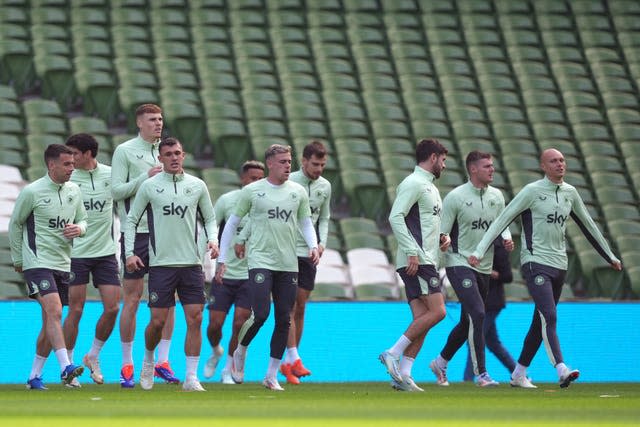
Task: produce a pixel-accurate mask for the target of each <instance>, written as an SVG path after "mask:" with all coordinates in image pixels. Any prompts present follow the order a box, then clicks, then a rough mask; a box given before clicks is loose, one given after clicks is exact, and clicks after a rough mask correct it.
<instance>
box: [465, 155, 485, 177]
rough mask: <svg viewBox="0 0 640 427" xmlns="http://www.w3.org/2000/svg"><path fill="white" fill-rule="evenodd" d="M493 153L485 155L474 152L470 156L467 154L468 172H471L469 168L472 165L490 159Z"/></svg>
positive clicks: (466, 164)
mask: <svg viewBox="0 0 640 427" xmlns="http://www.w3.org/2000/svg"><path fill="white" fill-rule="evenodd" d="M490 158H491V153H485V152H484V151H478V150H473V151H472V152H470V153H469V154H467V159H466V160H465V166H466V168H467V172H469V166H471V164H472V163H475V162H477V161H478V160H480V159H490Z"/></svg>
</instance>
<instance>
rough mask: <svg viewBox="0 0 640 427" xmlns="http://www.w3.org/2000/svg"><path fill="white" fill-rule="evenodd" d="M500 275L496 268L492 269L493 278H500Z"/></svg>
mask: <svg viewBox="0 0 640 427" xmlns="http://www.w3.org/2000/svg"><path fill="white" fill-rule="evenodd" d="M499 277H500V273H498V272H497V271H496V270H491V278H492V279H493V280H498V278H499Z"/></svg>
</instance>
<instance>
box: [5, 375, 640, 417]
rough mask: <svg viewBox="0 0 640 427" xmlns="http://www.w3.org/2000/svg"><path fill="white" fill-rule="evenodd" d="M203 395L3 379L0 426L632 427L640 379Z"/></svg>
mask: <svg viewBox="0 0 640 427" xmlns="http://www.w3.org/2000/svg"><path fill="white" fill-rule="evenodd" d="M203 385H204V387H205V388H206V389H207V390H208V391H207V392H205V393H186V392H183V391H181V388H180V386H177V387H176V386H172V385H167V384H159V383H157V384H156V385H155V386H154V388H153V390H151V391H143V390H142V389H140V387H139V385H137V386H136V388H135V389H133V390H122V389H120V386H119V385H118V384H106V385H101V386H98V385H95V384H84V385H83V387H82V388H81V389H77V390H71V389H67V388H65V387H63V386H62V385H58V384H49V385H48V387H49V390H48V391H44V392H39V391H29V390H26V389H25V387H24V385H22V384H20V385H17V384H14V385H0V425H2V426H30V427H31V426H47V427H55V426H65V427H68V426H70V425H88V426H92V427H93V426H95V427H102V426H108V427H115V426H120V425H126V426H129V427H145V426H154V427H159V426H172V427H183V426H184V427H187V426H189V427H190V426H200V425H207V426H211V425H224V426H231V425H234V426H235V425H240V426H252V427H255V426H256V425H269V426H296V427H300V426H327V425H328V424H331V425H332V426H334V425H348V426H395V425H402V426H417V425H421V426H424V425H428V424H433V425H438V426H455V425H474V426H497V425H509V426H513V425H531V426H546V425H562V426H572V425H598V426H609V425H611V426H613V425H639V424H640V384H636V383H622V384H620V383H617V384H612V383H606V384H603V383H590V384H586V383H585V384H581V383H579V382H578V383H575V384H573V385H571V387H569V388H567V389H560V388H559V387H558V386H557V385H556V384H538V387H539V388H538V389H536V390H523V389H513V388H511V387H509V386H508V385H505V384H502V385H500V386H499V387H497V388H492V389H480V388H478V387H476V386H474V385H472V384H468V383H454V384H452V385H451V386H450V387H446V388H445V387H438V386H435V385H433V384H421V386H422V387H424V388H425V392H424V393H406V392H397V391H393V390H392V389H391V388H390V387H389V385H388V384H383V383H336V384H329V383H322V384H318V383H307V384H302V385H300V386H287V385H286V384H283V385H284V387H285V388H286V391H285V392H272V391H269V390H266V389H265V388H263V387H262V385H259V384H256V383H249V384H243V385H238V386H224V385H221V384H218V383H203Z"/></svg>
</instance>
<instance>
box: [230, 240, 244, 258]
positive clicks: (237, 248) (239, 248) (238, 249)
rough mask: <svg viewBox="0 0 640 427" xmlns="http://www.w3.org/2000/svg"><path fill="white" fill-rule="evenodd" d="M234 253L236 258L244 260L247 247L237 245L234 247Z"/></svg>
mask: <svg viewBox="0 0 640 427" xmlns="http://www.w3.org/2000/svg"><path fill="white" fill-rule="evenodd" d="M233 251H234V252H235V253H236V257H237V258H238V259H244V252H245V246H244V245H242V244H240V243H236V244H235V245H234V246H233Z"/></svg>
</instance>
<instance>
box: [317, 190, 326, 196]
mask: <svg viewBox="0 0 640 427" xmlns="http://www.w3.org/2000/svg"><path fill="white" fill-rule="evenodd" d="M316 197H326V196H325V194H324V192H323V191H321V190H318V191H316Z"/></svg>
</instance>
